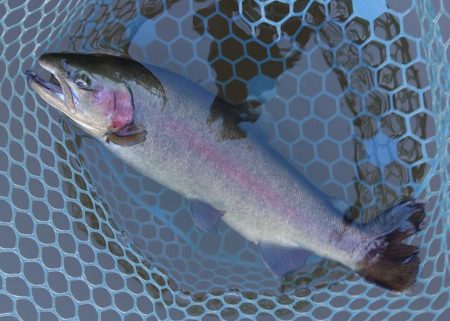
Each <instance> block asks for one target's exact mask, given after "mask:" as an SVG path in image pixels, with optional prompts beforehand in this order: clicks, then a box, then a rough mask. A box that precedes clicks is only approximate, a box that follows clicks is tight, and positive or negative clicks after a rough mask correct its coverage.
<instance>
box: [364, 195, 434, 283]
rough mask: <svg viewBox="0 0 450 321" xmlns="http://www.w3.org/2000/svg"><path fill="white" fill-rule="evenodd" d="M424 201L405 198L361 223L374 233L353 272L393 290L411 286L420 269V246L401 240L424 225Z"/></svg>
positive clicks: (369, 231)
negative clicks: (366, 222)
mask: <svg viewBox="0 0 450 321" xmlns="http://www.w3.org/2000/svg"><path fill="white" fill-rule="evenodd" d="M424 207H425V204H424V203H420V202H416V201H414V200H408V201H404V202H402V203H399V204H397V205H395V206H394V207H392V208H391V209H389V210H387V211H386V212H384V213H383V214H381V215H380V216H379V217H378V218H376V219H375V220H374V221H373V222H371V223H369V224H368V225H367V226H365V227H364V229H365V230H367V232H368V233H370V234H372V235H373V236H374V238H373V240H372V241H371V243H370V244H369V246H368V247H367V253H366V255H365V257H364V259H363V260H362V261H360V262H359V263H358V264H357V269H356V272H357V273H358V274H360V275H361V276H363V277H364V278H365V279H366V280H368V281H369V282H373V283H375V284H377V285H380V286H382V287H384V288H387V289H389V290H392V291H396V292H401V291H404V290H406V289H408V288H409V287H411V286H412V285H413V284H414V283H415V281H416V277H417V274H418V272H419V265H420V259H419V257H418V254H419V248H418V247H417V246H413V245H408V244H405V243H403V242H402V241H403V240H404V239H405V238H407V237H409V236H411V235H413V234H415V233H416V232H418V231H420V230H421V229H422V228H423V221H424V218H425V212H424Z"/></svg>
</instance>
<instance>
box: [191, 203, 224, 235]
mask: <svg viewBox="0 0 450 321" xmlns="http://www.w3.org/2000/svg"><path fill="white" fill-rule="evenodd" d="M190 211H191V217H192V220H193V221H194V223H195V225H197V226H198V227H199V228H200V229H201V230H203V231H205V232H212V231H214V230H215V228H216V225H217V223H218V222H219V220H220V219H221V218H222V216H223V214H224V212H223V211H220V210H218V209H216V208H214V207H212V206H211V205H209V204H207V203H205V202H202V201H199V200H191V201H190Z"/></svg>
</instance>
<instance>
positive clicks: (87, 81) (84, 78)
mask: <svg viewBox="0 0 450 321" xmlns="http://www.w3.org/2000/svg"><path fill="white" fill-rule="evenodd" d="M74 79H75V84H76V85H77V86H78V87H80V88H82V89H87V88H89V87H90V86H91V78H90V77H89V75H88V74H86V73H85V72H78V73H77V74H76V75H75V78H74Z"/></svg>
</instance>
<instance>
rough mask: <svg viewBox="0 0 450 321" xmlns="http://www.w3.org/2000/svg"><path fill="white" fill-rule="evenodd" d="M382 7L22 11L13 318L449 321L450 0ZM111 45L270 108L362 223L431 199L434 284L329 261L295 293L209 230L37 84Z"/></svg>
mask: <svg viewBox="0 0 450 321" xmlns="http://www.w3.org/2000/svg"><path fill="white" fill-rule="evenodd" d="M372 2H374V4H368V2H367V1H363V0H354V1H351V0H331V1H307V0H302V1H296V2H293V1H259V0H242V1H176V0H167V1H160V0H157V1H155V0H141V1H82V2H79V1H39V0H36V1H18V0H10V1H2V2H1V3H0V17H2V18H1V19H0V35H1V36H0V48H1V59H0V71H2V74H3V75H4V76H3V78H2V80H1V82H0V87H1V96H0V236H1V237H0V248H1V251H0V318H1V319H2V320H17V319H20V320H33V321H35V320H42V321H49V320H73V319H79V320H96V319H99V320H108V321H109V320H128V321H131V320H133V321H134V320H237V319H239V320H258V321H261V320H311V319H314V320H315V319H319V320H322V319H323V320H325V319H326V320H396V321H397V320H439V321H444V320H448V318H449V315H450V307H449V303H448V302H449V300H450V299H449V291H450V289H449V287H450V273H449V271H450V269H449V264H450V263H449V258H448V255H449V246H450V240H449V235H450V234H449V224H448V223H449V222H448V214H447V213H448V209H449V199H448V198H447V197H446V193H447V192H448V190H449V189H448V183H445V182H448V181H449V177H448V175H449V173H448V172H449V170H450V167H449V159H448V156H447V153H448V152H449V151H450V149H449V146H448V137H449V133H448V130H449V128H448V123H449V109H448V107H447V106H448V104H449V94H448V93H449V92H450V91H449V90H448V89H449V86H450V79H449V76H450V72H449V71H450V70H449V68H450V67H449V66H448V63H446V62H448V61H450V46H449V44H450V33H448V30H450V29H449V26H450V20H449V19H450V6H449V5H448V2H447V1H444V0H441V1H439V0H438V1H427V0H410V1H397V0H390V1H387V3H384V2H382V1H372ZM375 2H377V3H375ZM100 49H102V50H110V51H111V50H112V51H115V52H119V53H123V54H127V55H129V56H131V57H132V58H134V59H136V60H138V61H141V62H144V63H153V64H157V65H160V66H163V67H165V68H167V69H169V70H171V71H174V72H176V73H178V74H181V75H184V76H186V77H187V78H189V79H191V80H193V81H195V82H197V83H199V84H200V85H202V86H203V87H205V88H207V89H209V90H210V91H212V92H214V93H217V94H218V95H219V96H222V97H224V98H225V99H227V100H229V101H230V102H233V103H236V104H238V103H241V102H243V101H248V100H251V101H253V102H254V105H255V106H256V105H259V104H261V106H260V108H261V109H262V110H263V112H265V113H268V114H270V115H271V118H272V119H273V122H272V123H271V125H270V126H269V127H270V128H268V131H269V132H270V137H272V139H271V142H270V143H271V144H272V146H273V147H274V148H275V149H276V150H277V151H278V152H279V153H281V154H282V155H283V156H284V157H285V158H286V159H288V160H289V161H290V162H291V163H292V164H293V165H294V166H295V167H296V168H297V169H298V170H299V171H300V172H302V173H303V174H305V175H306V176H307V177H308V179H310V180H311V181H312V182H313V183H315V184H316V185H318V186H320V187H321V188H322V189H323V190H325V191H326V192H327V193H328V194H330V196H333V197H337V198H340V199H342V200H344V201H345V202H346V203H347V204H349V205H350V208H351V211H350V213H351V215H352V217H351V219H355V220H361V221H366V220H369V219H371V218H372V217H373V216H374V215H377V214H378V213H379V212H380V211H382V210H383V209H384V208H386V207H389V206H390V205H391V204H392V203H393V202H395V201H396V200H397V199H399V198H400V197H402V196H410V195H414V196H416V197H419V198H421V199H424V200H426V201H427V213H428V216H429V223H428V226H427V227H426V229H425V230H424V232H423V233H422V234H421V235H419V236H418V237H416V238H415V239H414V240H412V242H414V243H415V244H418V245H420V248H421V258H422V262H423V264H422V268H421V273H420V276H419V279H418V284H417V286H416V288H415V289H414V291H413V292H412V293H405V294H401V295H394V294H391V293H389V292H386V291H384V290H382V289H380V288H378V287H375V286H372V285H370V284H367V283H366V282H365V281H364V280H362V279H360V278H359V277H358V276H356V275H354V273H353V272H352V271H349V270H348V269H346V268H345V267H342V266H340V265H338V264H336V263H334V262H331V261H327V260H324V259H321V258H318V257H315V256H312V257H311V258H310V259H309V263H308V265H307V266H306V267H305V268H303V269H302V270H300V271H299V272H297V273H296V274H295V275H292V276H290V277H289V278H288V279H287V280H286V281H285V282H284V283H283V284H282V285H281V286H280V284H279V281H277V280H274V279H273V278H272V276H271V275H270V273H269V272H267V271H266V269H265V267H264V265H263V263H262V262H261V260H260V257H259V254H258V252H257V248H256V246H255V245H253V244H252V243H251V242H248V241H247V240H245V239H243V238H242V237H241V236H240V235H238V234H237V233H236V232H234V231H233V230H232V229H230V228H228V227H227V226H226V225H225V224H222V223H221V224H220V225H219V228H218V233H216V234H207V233H203V232H201V231H199V230H198V229H197V228H196V227H195V226H194V225H193V224H192V222H191V220H190V218H189V214H188V210H187V208H188V207H187V202H186V200H185V199H183V198H182V197H181V196H179V195H177V194H176V193H174V192H173V191H170V190H168V189H166V188H165V187H164V186H161V185H159V184H157V183H155V182H153V181H151V180H149V179H146V178H143V177H141V176H140V175H138V174H137V173H136V172H135V171H134V170H133V169H131V168H129V167H127V166H126V165H125V164H123V163H122V162H121V161H120V160H118V159H116V158H114V157H113V156H112V155H111V154H109V153H108V152H107V151H106V150H105V149H104V148H103V147H102V146H101V145H100V144H99V143H97V142H96V141H94V140H93V139H91V138H89V137H86V136H84V135H83V133H81V132H80V131H79V130H78V129H77V128H76V127H74V126H73V125H72V123H71V122H70V121H67V120H66V119H64V118H61V115H60V114H59V113H58V112H56V111H54V110H52V109H51V108H49V107H48V106H47V105H46V104H45V103H44V102H43V101H42V100H40V99H38V98H37V97H36V96H35V95H34V94H33V93H32V92H31V91H30V90H29V88H28V87H27V85H26V79H25V77H24V75H25V71H26V70H28V69H30V68H32V67H33V68H36V66H34V63H35V61H36V58H37V57H38V56H39V55H40V54H42V53H44V52H49V51H63V50H68V51H77V52H89V51H92V50H100Z"/></svg>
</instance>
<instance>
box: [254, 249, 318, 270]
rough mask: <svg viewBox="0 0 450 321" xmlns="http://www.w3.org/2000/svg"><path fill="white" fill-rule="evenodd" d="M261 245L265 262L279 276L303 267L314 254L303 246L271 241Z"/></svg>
mask: <svg viewBox="0 0 450 321" xmlns="http://www.w3.org/2000/svg"><path fill="white" fill-rule="evenodd" d="M259 247H260V250H261V257H262V259H263V261H264V264H265V265H266V266H267V267H268V268H269V270H270V271H271V272H272V273H273V274H274V275H275V276H277V277H282V276H284V275H285V274H286V273H288V272H293V271H295V270H297V269H299V268H301V267H303V266H304V265H305V264H306V262H307V260H308V258H309V256H310V255H311V254H312V253H311V252H309V251H308V250H305V249H303V248H299V247H283V246H280V245H276V244H271V243H260V245H259Z"/></svg>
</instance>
